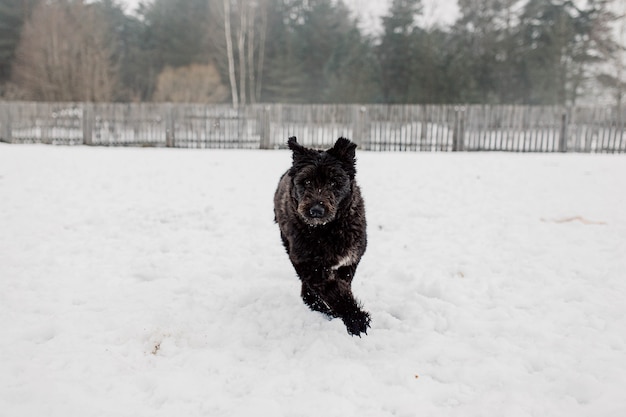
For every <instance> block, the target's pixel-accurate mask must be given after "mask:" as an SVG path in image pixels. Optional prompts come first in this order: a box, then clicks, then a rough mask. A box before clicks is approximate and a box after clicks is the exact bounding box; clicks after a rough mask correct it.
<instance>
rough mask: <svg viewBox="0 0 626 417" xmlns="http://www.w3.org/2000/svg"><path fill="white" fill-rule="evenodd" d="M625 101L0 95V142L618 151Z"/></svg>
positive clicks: (622, 145) (624, 138) (624, 142)
mask: <svg viewBox="0 0 626 417" xmlns="http://www.w3.org/2000/svg"><path fill="white" fill-rule="evenodd" d="M625 129H626V110H624V109H622V110H617V109H615V108H610V107H562V106H513V105H501V106H483V105H467V106H460V105H305V104H303V105H291V104H258V105H248V106H242V107H240V108H238V109H234V108H232V107H231V106H228V105H204V104H173V103H165V104H164V103H158V104H157V103H130V104H123V103H34V102H0V141H3V142H8V143H47V144H63V145H80V144H85V145H103V146H162V147H182V148H249V149H259V148H260V149H273V148H279V147H282V146H284V144H285V142H286V140H287V138H288V137H290V136H297V137H298V139H299V141H300V142H301V143H303V144H305V145H309V146H314V147H326V146H329V145H331V144H332V143H333V142H334V141H335V139H337V138H338V137H339V136H345V137H348V138H350V139H352V140H354V141H355V142H357V143H358V144H359V145H360V147H361V148H362V149H366V150H374V151H513V152H611V153H614V152H626V133H625Z"/></svg>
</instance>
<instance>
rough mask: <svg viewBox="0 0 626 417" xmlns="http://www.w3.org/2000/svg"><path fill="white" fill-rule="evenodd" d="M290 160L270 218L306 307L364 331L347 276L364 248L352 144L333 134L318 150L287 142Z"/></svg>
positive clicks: (365, 320)
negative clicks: (329, 143) (332, 143)
mask: <svg viewBox="0 0 626 417" xmlns="http://www.w3.org/2000/svg"><path fill="white" fill-rule="evenodd" d="M287 144H288V146H289V149H291V150H292V151H293V165H292V166H291V168H290V169H289V170H288V171H287V172H286V173H285V174H284V175H283V176H282V177H281V179H280V182H279V183H278V189H277V190H276V194H275V195H274V214H275V220H276V222H277V223H278V226H279V228H280V236H281V238H282V240H283V244H284V245H285V248H286V249H287V253H288V254H289V259H290V260H291V263H292V264H293V266H294V268H295V269H296V272H297V274H298V276H299V277H300V280H301V281H302V294H301V295H302V299H303V300H304V302H305V303H306V304H307V305H308V306H309V307H310V308H311V309H312V310H316V311H320V312H322V313H324V314H326V315H328V316H330V317H339V318H341V320H343V322H344V324H345V325H346V328H347V330H348V333H350V334H351V335H357V336H360V335H361V333H366V334H367V328H368V327H369V325H370V315H369V313H367V312H365V311H363V310H362V309H361V307H360V305H359V303H358V302H357V301H356V300H355V299H354V296H353V295H352V278H354V272H355V271H356V267H357V265H358V264H359V261H360V260H361V256H363V253H364V252H365V247H366V245H367V236H366V233H365V207H364V205H363V199H362V198H361V192H360V189H359V186H358V185H357V184H356V181H355V178H354V176H355V174H356V168H355V159H354V154H355V149H356V145H355V144H354V143H352V142H350V141H349V140H348V139H345V138H339V139H338V140H337V142H336V143H335V146H333V147H332V148H330V149H328V150H326V151H318V150H314V149H308V148H305V147H303V146H301V145H299V144H298V142H297V140H296V138H295V137H291V138H289V141H288V142H287Z"/></svg>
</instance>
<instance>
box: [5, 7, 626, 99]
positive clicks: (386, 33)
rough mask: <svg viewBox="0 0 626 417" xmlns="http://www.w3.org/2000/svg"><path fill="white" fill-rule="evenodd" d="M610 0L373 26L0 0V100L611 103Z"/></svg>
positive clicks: (618, 56)
mask: <svg viewBox="0 0 626 417" xmlns="http://www.w3.org/2000/svg"><path fill="white" fill-rule="evenodd" d="M619 1H622V0H581V1H571V0H458V6H459V10H460V15H459V18H458V19H457V21H456V22H455V23H454V24H452V25H451V26H449V27H440V26H436V25H425V24H423V23H420V22H421V21H423V19H420V16H421V14H422V5H421V3H420V0H392V1H390V4H389V9H388V10H387V12H386V13H385V14H384V15H383V16H382V17H381V24H382V31H381V33H379V34H376V35H372V34H370V33H367V32H366V31H363V30H362V29H361V27H360V23H359V21H358V20H357V19H356V18H355V17H354V15H353V14H352V13H351V11H350V10H349V8H348V7H347V6H346V5H345V4H344V3H343V1H342V0H152V1H150V2H145V3H140V5H139V7H138V8H137V10H135V11H132V12H131V13H128V12H127V11H125V10H124V8H123V7H122V6H121V5H120V4H119V3H117V2H116V1H114V0H96V1H85V0H0V97H2V98H5V99H27V100H45V101H96V102H97V101H173V102H176V101H178V102H202V103H205V102H207V103H217V102H223V103H232V104H233V105H235V106H236V105H239V104H247V103H257V102H284V103H431V104H437V103H485V104H576V103H577V101H580V99H581V98H582V97H585V95H587V94H589V93H590V91H592V89H595V88H597V86H598V85H601V86H603V87H604V88H605V89H607V91H609V92H610V93H611V94H612V95H613V97H614V98H615V101H616V102H617V103H618V104H619V103H620V102H621V99H622V93H623V91H624V89H625V87H626V78H625V77H626V71H624V61H625V58H626V53H625V46H624V45H622V44H620V43H619V42H618V41H617V40H616V39H615V33H616V31H615V30H614V28H615V27H618V26H619V25H622V26H621V27H622V28H623V27H624V23H623V20H624V17H623V16H620V15H619V14H618V13H615V12H614V11H613V10H615V8H612V6H614V5H615V4H616V3H615V2H619ZM616 25H617V26H616ZM593 91H596V90H593Z"/></svg>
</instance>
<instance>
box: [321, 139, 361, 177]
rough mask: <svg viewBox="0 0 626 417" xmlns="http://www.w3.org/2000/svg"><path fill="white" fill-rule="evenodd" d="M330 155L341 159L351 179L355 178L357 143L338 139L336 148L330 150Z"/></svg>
mask: <svg viewBox="0 0 626 417" xmlns="http://www.w3.org/2000/svg"><path fill="white" fill-rule="evenodd" d="M328 153H329V154H331V155H332V156H334V157H335V158H337V159H339V161H341V163H342V164H343V165H344V169H346V171H348V174H350V177H354V175H355V174H356V168H355V162H356V161H355V158H354V157H355V154H356V143H353V142H350V140H348V139H346V138H344V137H341V138H339V139H337V142H335V146H333V147H332V148H330V149H329V150H328Z"/></svg>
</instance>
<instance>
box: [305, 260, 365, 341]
mask: <svg viewBox="0 0 626 417" xmlns="http://www.w3.org/2000/svg"><path fill="white" fill-rule="evenodd" d="M294 267H295V268H296V272H297V273H298V275H299V276H300V279H301V280H302V283H303V288H304V286H306V287H307V288H308V289H309V290H311V291H310V292H312V293H313V294H314V295H313V296H311V297H310V298H309V300H313V299H314V297H315V298H317V299H319V300H320V301H322V302H323V305H325V306H327V307H328V308H329V309H330V310H331V314H330V315H332V316H335V317H339V318H341V320H342V321H343V323H344V324H345V325H346V329H347V330H348V333H350V334H351V335H357V336H360V334H361V333H367V329H368V327H369V325H370V315H369V313H367V312H365V311H363V310H362V309H361V307H360V306H359V304H358V303H357V301H356V300H355V299H354V296H353V295H352V289H351V285H350V282H349V281H346V280H345V279H341V278H339V276H338V275H337V271H333V270H331V269H329V268H316V267H314V266H313V265H307V264H299V265H294ZM354 268H356V267H354ZM348 270H349V267H348ZM303 299H304V297H303ZM304 302H305V303H307V305H309V306H311V305H310V304H309V303H308V302H307V299H304ZM312 308H313V307H312ZM318 311H319V310H318Z"/></svg>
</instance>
